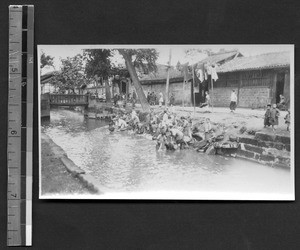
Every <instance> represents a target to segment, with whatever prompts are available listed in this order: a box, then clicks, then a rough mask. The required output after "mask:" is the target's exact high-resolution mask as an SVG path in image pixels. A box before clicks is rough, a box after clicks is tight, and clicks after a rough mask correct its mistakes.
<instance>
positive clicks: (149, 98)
mask: <svg viewBox="0 0 300 250" xmlns="http://www.w3.org/2000/svg"><path fill="white" fill-rule="evenodd" d="M150 100H151V95H150V92H149V91H148V93H147V101H148V103H149V104H150V105H151V103H150Z"/></svg>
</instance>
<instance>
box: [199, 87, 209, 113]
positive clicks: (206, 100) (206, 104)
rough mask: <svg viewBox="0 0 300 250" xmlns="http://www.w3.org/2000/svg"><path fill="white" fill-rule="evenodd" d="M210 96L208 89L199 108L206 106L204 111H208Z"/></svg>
mask: <svg viewBox="0 0 300 250" xmlns="http://www.w3.org/2000/svg"><path fill="white" fill-rule="evenodd" d="M209 105H210V96H209V93H208V91H205V102H204V103H202V104H201V105H200V108H203V107H206V111H209Z"/></svg>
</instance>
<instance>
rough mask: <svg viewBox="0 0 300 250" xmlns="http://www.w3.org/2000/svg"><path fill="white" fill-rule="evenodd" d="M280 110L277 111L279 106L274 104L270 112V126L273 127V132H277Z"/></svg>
mask: <svg viewBox="0 0 300 250" xmlns="http://www.w3.org/2000/svg"><path fill="white" fill-rule="evenodd" d="M279 114H280V113H279V110H278V109H277V105H276V104H273V107H272V108H271V110H270V124H271V125H272V129H273V131H275V130H276V128H275V126H276V125H278V117H279Z"/></svg>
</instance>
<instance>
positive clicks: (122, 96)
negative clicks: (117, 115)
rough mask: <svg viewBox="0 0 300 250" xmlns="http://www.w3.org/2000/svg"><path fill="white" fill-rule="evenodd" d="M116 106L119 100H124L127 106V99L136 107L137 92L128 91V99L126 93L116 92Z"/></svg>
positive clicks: (124, 105)
mask: <svg viewBox="0 0 300 250" xmlns="http://www.w3.org/2000/svg"><path fill="white" fill-rule="evenodd" d="M113 100H114V106H117V103H118V101H123V107H124V108H125V107H126V104H127V101H128V102H131V103H132V106H133V107H135V104H136V101H137V96H136V93H135V92H132V93H128V96H127V99H126V94H125V93H123V94H117V93H115V95H114V98H113Z"/></svg>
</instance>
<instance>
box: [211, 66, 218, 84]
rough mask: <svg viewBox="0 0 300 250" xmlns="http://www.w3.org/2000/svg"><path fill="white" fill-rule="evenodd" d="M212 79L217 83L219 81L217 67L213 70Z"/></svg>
mask: <svg viewBox="0 0 300 250" xmlns="http://www.w3.org/2000/svg"><path fill="white" fill-rule="evenodd" d="M211 78H212V79H213V80H214V81H216V80H218V79H219V78H218V74H217V70H216V66H215V67H212V68H211Z"/></svg>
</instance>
